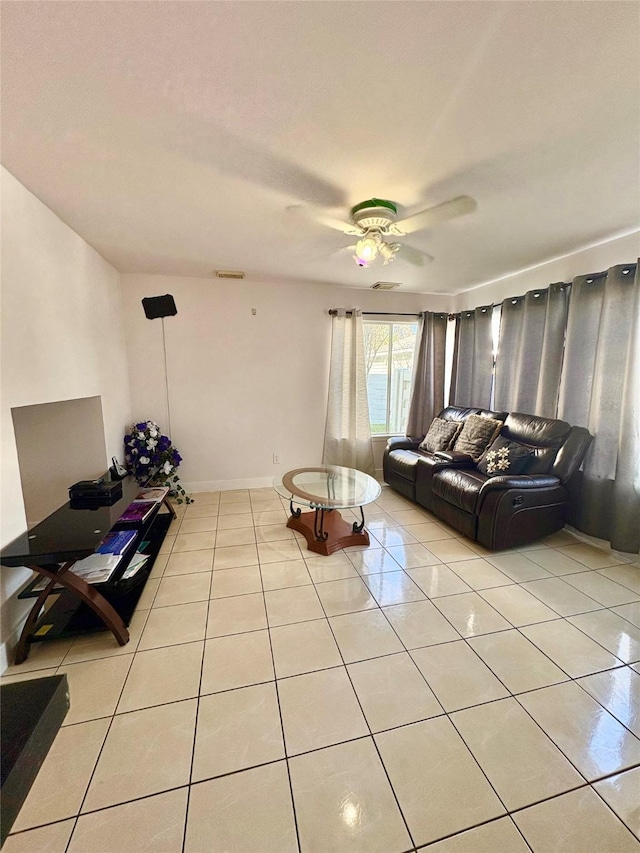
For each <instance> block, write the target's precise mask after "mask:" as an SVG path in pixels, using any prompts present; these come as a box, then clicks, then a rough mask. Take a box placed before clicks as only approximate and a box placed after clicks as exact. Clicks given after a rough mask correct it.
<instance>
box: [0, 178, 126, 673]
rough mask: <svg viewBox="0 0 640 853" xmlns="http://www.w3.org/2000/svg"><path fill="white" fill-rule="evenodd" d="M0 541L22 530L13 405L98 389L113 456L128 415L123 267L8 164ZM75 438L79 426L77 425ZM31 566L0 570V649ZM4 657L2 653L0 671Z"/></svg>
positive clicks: (11, 630) (17, 616)
mask: <svg viewBox="0 0 640 853" xmlns="http://www.w3.org/2000/svg"><path fill="white" fill-rule="evenodd" d="M0 188H1V192H2V201H1V208H0V212H1V221H2V235H1V246H2V351H1V354H2V373H1V382H2V403H1V412H0V419H1V420H0V428H1V433H0V443H1V455H0V462H1V468H2V479H1V490H0V519H1V527H0V544H2V545H6V544H7V543H8V542H11V541H12V540H13V539H15V537H16V536H18V535H19V534H21V533H23V532H24V530H26V527H27V525H26V517H25V511H24V504H23V500H22V488H21V483H20V471H19V467H18V456H17V448H16V440H15V434H14V428H13V422H12V418H11V409H12V408H13V407H16V406H29V405H33V404H37V403H49V402H54V401H58V400H70V399H78V398H81V397H94V396H100V397H101V398H102V409H103V413H104V433H105V446H106V449H107V458H106V459H105V470H106V468H107V463H108V459H109V458H110V457H111V456H112V455H117V456H118V457H120V458H121V457H122V436H123V430H124V427H125V426H126V425H127V423H128V422H129V420H130V417H131V401H130V394H129V376H128V370H127V363H126V348H125V338H124V328H123V321H122V305H121V296H120V288H119V273H118V272H117V270H115V269H114V268H113V267H112V266H111V265H110V264H108V263H107V262H106V261H105V260H104V258H102V257H101V256H100V255H99V254H98V253H97V252H96V251H95V250H94V249H92V248H91V247H90V246H89V245H88V244H87V243H86V242H85V241H84V240H83V239H82V238H81V237H79V236H78V235H77V234H76V233H75V232H74V231H72V230H71V229H70V228H69V227H68V226H67V225H65V224H64V222H62V221H61V220H60V219H59V218H58V217H57V216H56V215H55V214H54V213H53V212H52V211H51V210H50V209H49V208H48V207H46V206H45V205H44V204H43V203H42V202H40V201H39V200H38V199H37V198H36V197H35V196H34V195H33V194H32V193H30V192H29V191H28V190H27V189H26V188H25V187H24V186H23V185H22V184H21V183H20V182H19V181H17V180H16V179H15V178H14V177H13V176H12V175H11V174H10V173H9V172H7V171H6V170H5V169H4V168H2V169H1V172H0ZM77 440H78V442H82V435H81V434H78V437H77ZM30 575H31V573H30V572H29V571H28V570H27V569H10V568H7V567H3V568H2V571H1V572H0V615H1V624H2V628H1V633H0V642H1V643H2V653H3V654H4V652H5V644H6V643H7V641H8V640H9V639H10V638H12V637H14V636H15V632H16V630H17V628H18V625H19V624H20V622H21V621H22V619H23V617H24V615H25V613H26V611H27V610H28V607H27V606H26V605H27V604H28V602H24V601H18V600H17V599H16V597H15V596H16V591H17V590H18V589H19V588H20V587H21V586H22V585H23V584H24V582H25V580H27V579H28V578H29V577H30ZM4 666H5V661H3V660H0V671H1V670H2V669H4Z"/></svg>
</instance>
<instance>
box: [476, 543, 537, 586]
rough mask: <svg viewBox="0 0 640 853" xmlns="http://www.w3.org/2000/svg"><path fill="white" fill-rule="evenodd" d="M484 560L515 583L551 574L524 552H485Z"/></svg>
mask: <svg viewBox="0 0 640 853" xmlns="http://www.w3.org/2000/svg"><path fill="white" fill-rule="evenodd" d="M485 560H486V561H487V562H488V563H491V565H492V566H495V567H496V568H498V569H500V571H501V572H502V573H503V574H505V575H506V576H507V577H508V578H511V580H512V581H515V582H516V583H524V582H525V581H533V580H538V579H539V578H549V577H551V574H550V573H549V572H548V571H547V570H546V569H543V568H542V566H539V565H538V564H537V563H534V562H533V560H530V559H529V558H528V557H527V556H526V555H525V554H520V553H517V552H515V551H508V552H506V553H504V554H487V556H486V557H485Z"/></svg>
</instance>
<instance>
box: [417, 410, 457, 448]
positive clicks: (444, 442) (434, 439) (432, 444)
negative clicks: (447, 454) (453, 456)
mask: <svg viewBox="0 0 640 853" xmlns="http://www.w3.org/2000/svg"><path fill="white" fill-rule="evenodd" d="M461 429H462V423H461V422H460V421H445V420H444V418H434V419H433V420H432V421H431V426H430V427H429V432H428V433H427V434H426V435H425V437H424V438H423V439H422V444H421V445H420V450H427V451H428V452H429V453H435V452H436V450H448V449H449V447H451V445H452V444H453V442H454V441H455V438H456V436H457V435H458V433H459V432H460V430H461Z"/></svg>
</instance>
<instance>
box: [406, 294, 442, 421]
mask: <svg viewBox="0 0 640 853" xmlns="http://www.w3.org/2000/svg"><path fill="white" fill-rule="evenodd" d="M446 336H447V315H446V314H434V313H433V312H432V311H423V312H422V318H421V326H420V329H419V331H418V341H417V347H416V357H415V359H414V363H413V384H412V390H411V402H410V403H409V418H408V421H407V435H411V436H416V437H418V436H420V437H422V436H424V435H426V433H427V430H428V429H429V426H430V425H431V421H432V420H433V419H434V418H435V417H436V415H438V414H439V413H440V412H441V411H442V409H443V408H444V353H445V339H446Z"/></svg>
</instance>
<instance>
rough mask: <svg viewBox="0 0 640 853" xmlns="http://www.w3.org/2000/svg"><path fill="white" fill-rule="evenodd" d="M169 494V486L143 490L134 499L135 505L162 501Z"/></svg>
mask: <svg viewBox="0 0 640 853" xmlns="http://www.w3.org/2000/svg"><path fill="white" fill-rule="evenodd" d="M168 494H169V487H168V486H154V487H153V488H148V489H142V490H141V491H140V492H138V495H137V497H136V498H135V499H134V501H133V503H137V502H138V501H156V503H158V502H159V501H162V500H164V499H165V498H166V496H167V495H168Z"/></svg>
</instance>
